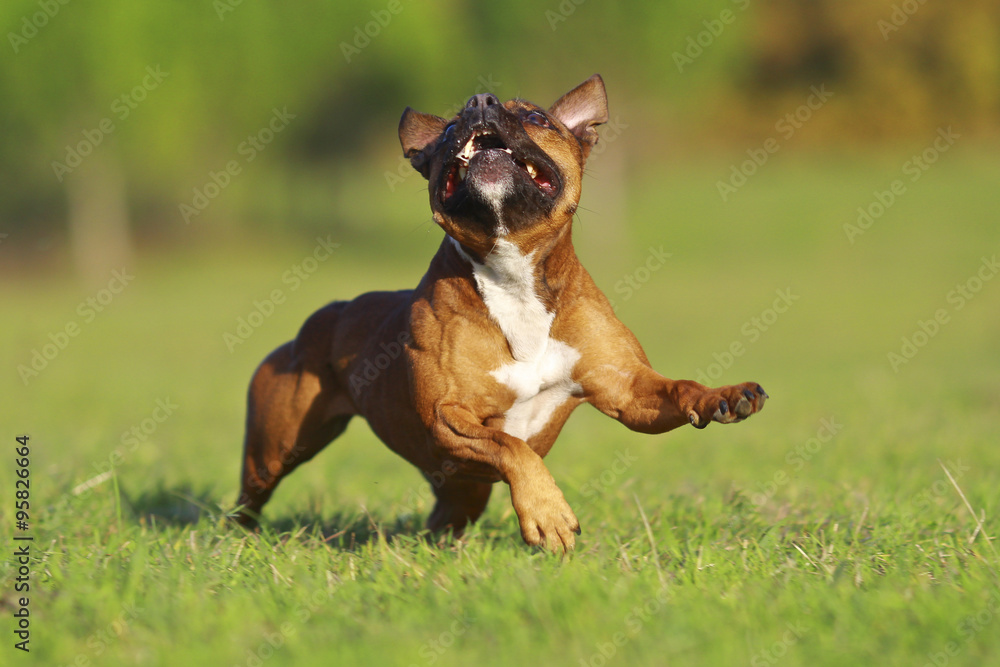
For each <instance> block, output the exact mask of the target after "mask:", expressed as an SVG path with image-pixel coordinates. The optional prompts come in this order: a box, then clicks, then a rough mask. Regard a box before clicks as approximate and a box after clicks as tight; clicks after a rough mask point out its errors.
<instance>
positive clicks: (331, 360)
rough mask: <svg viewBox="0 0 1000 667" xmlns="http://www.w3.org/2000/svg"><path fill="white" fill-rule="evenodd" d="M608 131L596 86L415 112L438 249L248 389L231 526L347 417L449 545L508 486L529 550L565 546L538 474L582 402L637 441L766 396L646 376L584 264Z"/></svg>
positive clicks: (736, 417)
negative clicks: (594, 166)
mask: <svg viewBox="0 0 1000 667" xmlns="http://www.w3.org/2000/svg"><path fill="white" fill-rule="evenodd" d="M607 119H608V111H607V98H606V96H605V92H604V82H603V81H602V80H601V77H600V76H598V75H594V76H592V77H591V78H590V79H588V80H587V81H585V82H584V83H582V84H581V85H579V86H578V87H576V88H574V89H573V90H571V91H570V92H568V93H566V94H565V95H563V96H562V97H561V98H560V99H559V101H557V102H556V103H555V104H553V105H552V107H551V108H549V109H548V110H545V109H542V108H541V107H538V106H535V105H534V104H531V103H530V102H526V101H524V100H520V99H514V100H510V101H509V102H506V103H503V104H501V103H500V101H499V100H497V98H496V97H494V96H493V95H489V94H481V95H476V96H474V97H472V98H471V99H470V100H469V101H468V103H466V105H465V108H464V109H462V110H461V111H460V112H459V113H458V115H457V116H455V117H454V118H452V119H450V120H448V119H444V118H439V117H437V116H432V115H429V114H422V113H418V112H416V111H413V110H412V109H409V108H408V109H407V110H406V111H405V112H404V113H403V117H402V120H401V121H400V124H399V139H400V142H401V143H402V145H403V152H404V153H405V155H406V156H407V157H408V158H410V161H411V163H412V164H413V166H414V168H416V169H417V171H419V172H420V173H421V174H423V175H424V177H425V178H427V180H428V182H429V190H430V200H431V210H432V211H433V213H434V221H435V222H437V224H439V225H440V226H441V227H442V228H443V229H444V231H445V233H446V236H445V237H444V240H443V241H442V243H441V247H440V248H439V249H438V251H437V254H436V255H435V256H434V258H433V259H432V260H431V264H430V267H429V268H428V270H427V274H426V275H425V276H424V278H423V280H421V282H420V284H419V285H418V286H417V288H416V289H414V290H405V291H400V292H372V293H368V294H363V295H361V296H359V297H358V298H356V299H354V300H353V301H338V302H334V303H331V304H330V305H328V306H326V307H324V308H322V309H320V310H319V311H317V312H316V313H315V314H313V315H312V316H311V317H310V318H309V319H308V320H306V322H305V324H304V325H303V326H302V329H301V331H299V334H298V336H297V337H296V338H295V340H294V341H292V342H290V343H286V344H285V345H282V346H281V347H279V348H278V349H277V350H275V351H274V352H273V353H271V355H270V356H269V357H268V358H267V359H265V360H264V363H263V364H261V366H260V368H259V369H258V370H257V373H256V375H255V376H254V378H253V381H252V382H251V384H250V395H249V401H248V402H249V406H248V414H247V433H246V443H245V451H244V460H243V479H242V496H241V498H240V504H241V505H242V511H241V515H240V519H241V521H242V522H243V523H244V524H249V525H252V524H253V523H254V522H255V521H256V519H257V518H258V516H259V513H260V511H261V508H262V507H263V506H264V503H266V502H267V500H268V498H270V496H271V494H272V493H273V492H274V489H275V487H276V486H277V485H278V482H279V481H281V478H282V477H284V476H285V475H287V474H288V473H290V472H291V471H292V470H294V469H295V467H296V466H298V465H299V464H300V463H302V462H303V461H307V460H309V459H311V458H312V457H313V456H315V455H316V453H318V452H319V451H320V450H321V449H323V447H325V446H326V445H327V443H329V442H330V441H331V440H333V439H334V438H336V437H337V436H338V435H340V434H341V433H342V432H343V430H344V428H345V427H346V426H347V422H348V421H350V419H351V417H353V416H354V415H362V416H363V417H364V418H365V419H367V420H368V423H369V424H370V425H371V427H372V430H374V431H375V433H376V434H377V435H378V437H379V438H381V439H382V441H383V442H385V443H386V444H387V445H388V446H389V447H390V448H391V449H392V450H393V451H395V452H396V453H398V454H399V455H400V456H402V457H403V458H405V459H406V460H407V461H409V462H410V463H412V464H413V465H415V466H416V467H417V468H419V469H420V470H421V472H423V474H424V476H425V477H426V478H427V479H428V480H429V481H430V482H431V483H432V486H433V489H434V494H435V495H436V496H437V503H436V505H435V506H434V510H433V512H432V513H431V515H430V518H429V519H428V521H427V526H428V528H430V529H431V530H433V531H440V530H444V529H447V528H450V529H452V530H454V531H455V533H456V534H459V533H461V531H462V530H463V529H464V528H465V526H466V525H467V524H468V523H469V522H471V521H475V520H476V519H477V518H478V517H479V516H480V514H482V512H483V510H484V509H485V507H486V503H487V501H488V500H489V497H490V490H491V489H492V485H493V484H494V483H496V482H498V481H503V482H506V483H507V484H509V485H510V493H511V500H512V502H513V505H514V510H515V511H516V512H517V518H518V521H519V522H520V525H521V536H522V537H523V538H524V540H525V542H527V543H528V544H533V545H543V546H547V547H548V548H550V549H569V548H572V547H573V544H574V533H577V534H578V533H579V532H580V524H579V523H578V521H577V518H576V516H575V515H574V514H573V510H572V509H570V506H569V504H568V503H567V502H566V500H565V498H563V494H562V491H560V490H559V487H558V486H556V483H555V481H554V480H553V479H552V475H551V474H549V471H548V470H547V469H546V468H545V464H543V463H542V457H544V456H545V455H546V454H547V453H548V451H549V449H550V448H551V447H552V444H553V442H554V441H555V439H556V436H557V435H558V434H559V431H560V429H561V428H562V426H563V424H564V423H565V422H566V419H567V418H568V417H569V414H570V413H571V412H572V411H573V409H574V408H576V407H577V406H579V405H580V404H582V403H590V404H591V405H593V406H594V407H596V408H597V409H598V410H600V411H601V412H603V413H604V414H606V415H608V416H610V417H613V418H614V419H617V420H618V421H620V422H621V423H623V424H624V425H625V426H627V427H628V428H630V429H632V430H635V431H641V432H643V433H663V432H665V431H669V430H671V429H674V428H677V427H678V426H682V425H684V424H687V423H691V424H693V425H694V426H696V427H698V428H704V427H705V426H707V425H708V423H709V422H710V421H717V422H721V423H731V422H738V421H741V420H743V419H745V418H747V417H749V416H750V415H751V414H753V413H755V412H757V411H759V410H760V409H761V408H762V407H763V405H764V400H765V399H766V398H767V394H765V393H764V390H763V389H761V387H760V385H758V384H756V383H744V384H740V385H733V386H728V387H722V388H719V389H710V388H708V387H706V386H704V385H701V384H698V383H697V382H692V381H689V380H669V379H667V378H665V377H663V376H662V375H660V374H659V373H657V372H656V371H654V370H653V369H652V368H651V367H650V365H649V362H648V360H647V359H646V355H645V354H644V353H643V351H642V348H641V347H640V346H639V343H638V341H636V339H635V337H634V336H633V335H632V332H631V331H629V330H628V328H626V327H625V325H624V324H622V323H621V322H619V321H618V319H617V318H616V317H615V315H614V313H613V312H612V309H611V305H610V304H609V302H608V299H607V298H606V297H605V296H604V294H603V293H602V292H601V291H600V290H599V289H598V288H597V286H596V285H594V282H593V280H592V279H591V278H590V275H588V273H587V272H586V271H585V270H584V268H583V266H582V265H581V264H580V261H579V260H578V259H577V257H576V254H575V253H574V251H573V244H572V242H571V240H570V231H571V228H572V220H573V213H574V212H575V211H576V207H577V202H578V201H579V199H580V180H581V177H582V175H583V165H584V161H585V160H586V159H587V155H588V154H589V152H590V149H591V148H592V147H593V146H594V144H595V143H596V142H597V132H596V130H595V129H594V128H595V126H596V125H600V124H601V123H604V122H606V121H607Z"/></svg>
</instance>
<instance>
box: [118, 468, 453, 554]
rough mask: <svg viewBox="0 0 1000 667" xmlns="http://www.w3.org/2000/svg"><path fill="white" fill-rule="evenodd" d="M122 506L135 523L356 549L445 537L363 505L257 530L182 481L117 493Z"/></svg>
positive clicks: (280, 520) (413, 517)
mask: <svg viewBox="0 0 1000 667" xmlns="http://www.w3.org/2000/svg"><path fill="white" fill-rule="evenodd" d="M122 505H123V508H124V509H125V510H126V512H128V513H131V515H132V516H133V517H134V518H135V520H136V521H138V523H139V524H140V525H143V526H149V527H153V528H183V527H193V526H195V525H198V524H201V523H202V522H203V521H208V522H209V523H211V524H214V525H216V526H217V527H218V530H219V532H220V533H221V532H223V531H231V532H233V533H234V534H239V533H246V534H259V535H261V536H263V537H264V538H266V539H273V540H282V539H287V538H289V537H291V536H299V537H301V536H306V538H307V539H314V540H317V541H321V542H323V543H324V544H327V545H329V546H331V547H334V548H339V549H342V550H345V551H355V550H357V549H359V548H361V547H363V546H365V545H366V544H369V543H371V542H376V541H379V540H384V541H386V542H388V543H392V542H395V541H400V542H413V541H417V540H425V541H427V542H429V543H432V544H447V543H450V542H451V541H452V538H451V536H450V535H434V534H431V533H429V532H428V531H427V530H426V529H425V528H424V520H425V518H426V517H424V516H422V515H419V514H415V513H410V512H406V513H403V514H400V515H398V516H392V517H385V516H379V515H372V514H371V513H369V512H368V511H367V510H365V509H363V508H357V509H355V510H353V511H351V510H346V509H345V510H338V511H334V512H333V513H332V514H329V513H323V512H319V511H316V512H296V513H292V514H288V515H284V516H277V517H275V518H274V520H268V519H266V518H265V519H264V520H263V521H262V522H261V527H260V528H259V529H258V530H256V531H248V530H246V529H244V528H242V527H241V526H239V525H237V524H236V523H235V521H232V520H231V519H232V518H233V517H234V514H233V509H234V508H232V507H221V506H220V505H219V501H218V494H217V493H215V492H213V491H212V490H211V489H208V488H194V487H191V486H190V485H183V486H180V487H176V488H170V487H168V486H166V485H165V484H159V485H158V486H156V487H154V488H153V489H150V490H147V491H143V492H142V493H140V494H138V495H136V496H129V495H128V494H127V493H126V492H124V491H123V492H122Z"/></svg>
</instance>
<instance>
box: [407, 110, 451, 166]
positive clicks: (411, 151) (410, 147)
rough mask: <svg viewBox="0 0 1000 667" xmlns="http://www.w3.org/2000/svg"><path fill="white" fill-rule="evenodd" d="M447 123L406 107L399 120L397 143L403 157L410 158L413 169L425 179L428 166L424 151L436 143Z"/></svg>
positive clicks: (431, 115) (439, 118) (437, 117)
mask: <svg viewBox="0 0 1000 667" xmlns="http://www.w3.org/2000/svg"><path fill="white" fill-rule="evenodd" d="M447 125H448V121H447V120H445V119H444V118H441V117H440V116H435V115H433V114H429V113H420V112H419V111H414V110H413V109H411V108H410V107H406V111H404V112H403V117H402V118H400V119H399V143H400V145H401V146H402V147H403V156H404V157H408V158H410V164H412V165H413V168H414V169H416V170H417V171H419V172H420V173H421V174H423V175H424V178H427V177H428V175H429V165H428V163H427V155H426V154H425V153H424V149H425V148H427V147H428V146H429V145H431V144H433V143H434V142H436V141H437V139H438V137H440V136H441V132H443V131H444V128H445V127H446V126H447Z"/></svg>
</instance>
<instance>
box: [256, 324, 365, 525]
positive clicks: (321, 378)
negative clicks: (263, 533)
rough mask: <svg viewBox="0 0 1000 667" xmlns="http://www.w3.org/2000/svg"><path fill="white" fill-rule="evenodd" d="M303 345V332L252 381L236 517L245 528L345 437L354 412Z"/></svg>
mask: <svg viewBox="0 0 1000 667" xmlns="http://www.w3.org/2000/svg"><path fill="white" fill-rule="evenodd" d="M304 347H305V346H304V345H303V340H302V336H301V334H300V337H299V339H297V340H296V341H295V342H291V343H287V344H285V345H282V346H281V347H279V348H278V349H277V350H275V351H274V352H272V353H271V354H270V356H268V357H267V359H265V360H264V362H263V363H262V364H261V365H260V367H259V368H258V369H257V372H256V373H255V374H254V378H253V380H252V381H251V383H250V391H249V396H248V398H247V423H246V439H245V442H244V450H243V474H242V480H241V482H242V483H241V489H240V497H239V501H238V504H239V505H240V506H241V510H240V513H239V515H238V517H237V520H238V521H239V522H240V523H241V524H243V525H245V526H254V525H256V523H257V520H258V518H259V516H260V511H261V509H262V508H263V506H264V503H266V502H267V501H268V499H269V498H270V497H271V494H272V493H273V492H274V489H275V487H276V486H277V485H278V482H280V481H281V479H282V477H284V476H285V475H287V474H288V473H290V472H292V470H294V469H295V468H296V467H297V466H298V465H299V464H301V463H303V462H305V461H308V460H309V459H311V458H312V457H313V456H315V455H316V454H317V453H318V452H319V451H320V450H321V449H323V447H325V446H326V445H327V444H329V443H330V441H332V440H333V439H334V438H336V437H337V436H338V435H340V434H341V433H343V431H344V429H345V428H347V423H348V422H349V421H350V419H351V417H352V416H353V414H354V410H353V405H352V403H351V401H350V398H349V397H348V395H347V392H346V391H345V390H344V389H343V388H342V387H340V386H339V383H338V382H337V380H336V378H335V377H334V375H333V372H332V370H331V369H330V367H329V365H328V364H323V363H315V362H314V361H312V360H310V359H309V357H310V354H309V350H305V349H303V348H304ZM311 347H314V348H315V347H317V346H316V345H313V346H311Z"/></svg>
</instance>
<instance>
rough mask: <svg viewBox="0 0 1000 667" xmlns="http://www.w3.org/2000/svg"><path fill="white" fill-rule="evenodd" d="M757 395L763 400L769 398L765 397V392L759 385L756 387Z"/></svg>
mask: <svg viewBox="0 0 1000 667" xmlns="http://www.w3.org/2000/svg"><path fill="white" fill-rule="evenodd" d="M757 394H758V395H760V396H763V397H764V398H771V397H770V396H768V395H767V392H766V391H764V388H763V387H762V386H760V385H757Z"/></svg>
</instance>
